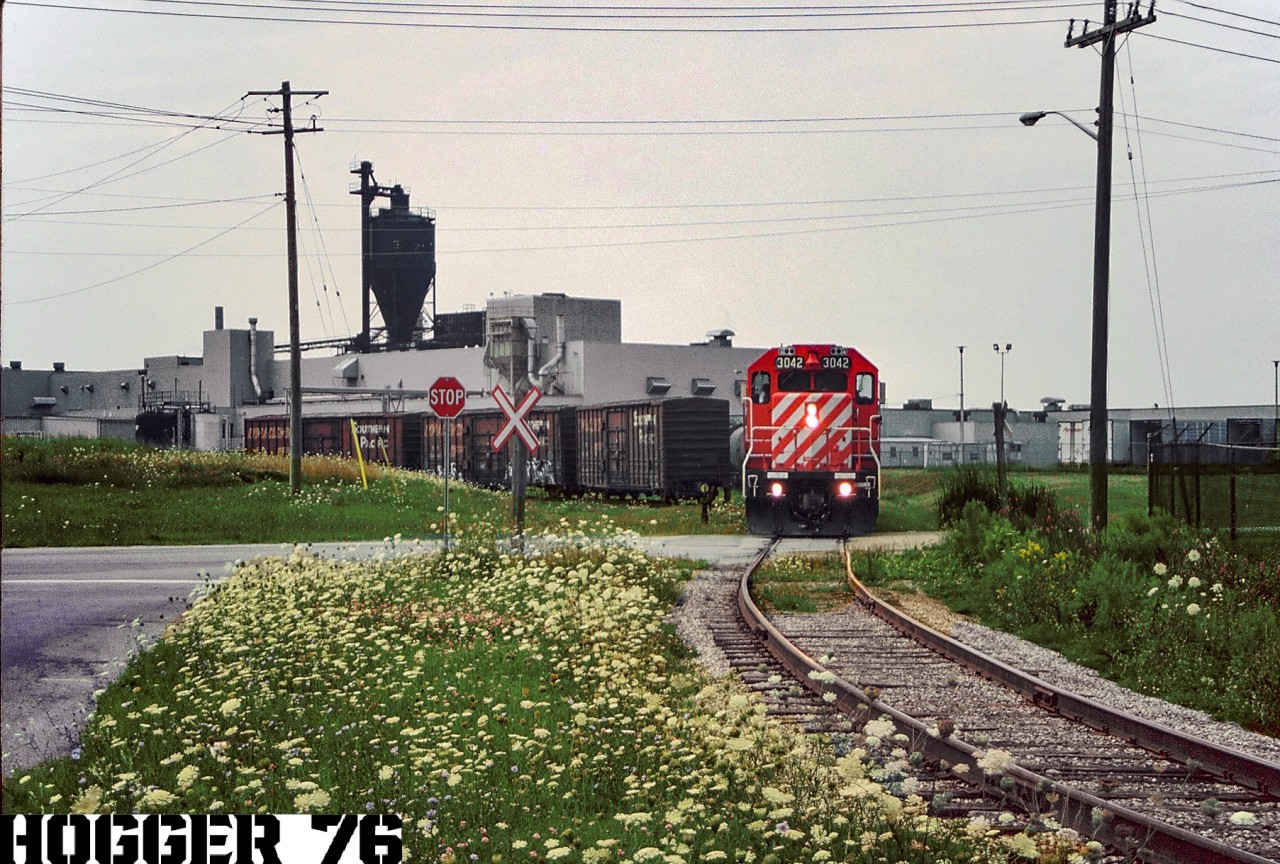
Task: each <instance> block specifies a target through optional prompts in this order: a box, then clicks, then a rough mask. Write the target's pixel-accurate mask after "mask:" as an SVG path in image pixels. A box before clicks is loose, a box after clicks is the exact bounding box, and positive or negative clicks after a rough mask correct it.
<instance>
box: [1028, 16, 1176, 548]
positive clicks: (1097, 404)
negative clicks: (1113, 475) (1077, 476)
mask: <svg viewBox="0 0 1280 864" xmlns="http://www.w3.org/2000/svg"><path fill="white" fill-rule="evenodd" d="M1117 4H1118V0H1103V15H1102V23H1101V24H1100V25H1098V26H1096V27H1094V29H1093V30H1090V29H1089V22H1088V21H1085V23H1084V27H1083V28H1082V29H1081V31H1080V34H1079V35H1076V33H1075V26H1076V22H1075V19H1074V18H1073V19H1072V20H1071V26H1070V27H1069V28H1068V30H1067V41H1066V42H1065V43H1064V44H1065V46H1066V47H1067V48H1086V47H1089V46H1092V45H1097V44H1098V43H1101V49H1100V51H1099V53H1100V54H1101V55H1102V78H1101V83H1100V86H1099V88H1098V131H1097V132H1094V131H1093V130H1092V129H1089V128H1088V127H1086V126H1084V125H1082V124H1080V123H1077V122H1076V121H1075V120H1072V119H1071V118H1070V117H1067V115H1066V114H1063V113H1061V112H1060V111H1033V112H1030V113H1027V114H1023V115H1022V116H1021V117H1019V118H1018V119H1019V120H1020V121H1021V122H1022V124H1023V125H1024V126H1031V125H1034V124H1035V123H1036V121H1038V120H1040V119H1041V118H1043V117H1045V116H1046V115H1049V114H1057V115H1058V116H1059V117H1064V118H1066V119H1067V120H1068V121H1070V122H1071V124H1072V125H1073V126H1075V127H1076V128H1078V129H1081V130H1083V131H1084V132H1085V133H1086V134H1087V135H1088V136H1089V137H1090V138H1092V139H1093V140H1094V141H1097V142H1098V183H1097V192H1096V193H1095V207H1094V220H1093V352H1092V354H1093V357H1092V362H1091V364H1090V373H1089V380H1090V384H1089V522H1090V525H1091V526H1092V527H1093V530H1094V531H1101V530H1102V529H1104V528H1106V527H1107V455H1108V454H1107V295H1108V292H1109V290H1110V280H1111V127H1112V122H1111V121H1112V115H1113V113H1114V108H1113V104H1114V90H1115V74H1116V37H1117V36H1120V35H1122V34H1124V33H1128V32H1130V31H1131V30H1136V29H1138V28H1139V27H1145V26H1146V25H1148V24H1151V23H1152V22H1154V21H1155V20H1156V13H1155V4H1154V0H1152V2H1151V3H1150V4H1148V6H1147V14H1146V15H1143V14H1142V13H1141V12H1140V11H1139V9H1138V3H1137V2H1136V0H1135V2H1134V4H1133V5H1132V6H1130V7H1129V14H1128V16H1127V17H1125V18H1124V19H1122V20H1120V19H1117V17H1116V6H1117Z"/></svg>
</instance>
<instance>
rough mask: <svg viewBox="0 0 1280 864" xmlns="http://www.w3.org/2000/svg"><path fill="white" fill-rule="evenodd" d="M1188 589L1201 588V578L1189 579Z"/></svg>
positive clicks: (1193, 577)
mask: <svg viewBox="0 0 1280 864" xmlns="http://www.w3.org/2000/svg"><path fill="white" fill-rule="evenodd" d="M1187 587H1188V588H1199V587H1200V577H1199V576H1192V577H1191V578H1189V579H1188V580H1187Z"/></svg>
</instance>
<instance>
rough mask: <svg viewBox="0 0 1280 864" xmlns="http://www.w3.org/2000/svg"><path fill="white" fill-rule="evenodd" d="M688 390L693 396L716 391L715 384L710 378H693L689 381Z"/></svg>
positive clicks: (705, 394)
mask: <svg viewBox="0 0 1280 864" xmlns="http://www.w3.org/2000/svg"><path fill="white" fill-rule="evenodd" d="M689 391H690V392H691V393H693V395H694V396H710V395H711V394H712V393H714V392H716V385H715V384H714V383H713V382H712V381H711V379H710V378H694V379H693V381H691V382H690V383H689Z"/></svg>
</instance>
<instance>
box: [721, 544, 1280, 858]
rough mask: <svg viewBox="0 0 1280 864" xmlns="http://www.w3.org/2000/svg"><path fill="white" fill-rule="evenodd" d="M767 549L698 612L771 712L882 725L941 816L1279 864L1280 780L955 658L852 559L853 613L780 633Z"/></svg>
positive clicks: (1161, 853)
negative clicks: (758, 586) (872, 585)
mask: <svg viewBox="0 0 1280 864" xmlns="http://www.w3.org/2000/svg"><path fill="white" fill-rule="evenodd" d="M773 546H774V544H773V543H770V544H769V545H768V546H767V547H766V548H765V549H764V550H763V551H762V552H761V554H760V556H759V557H758V558H757V559H756V560H755V561H754V562H753V563H752V564H750V565H749V566H747V567H745V568H741V567H739V568H726V569H722V570H720V571H717V573H716V574H715V575H713V582H712V583H711V585H710V586H709V589H708V593H705V594H704V596H703V598H702V600H701V602H702V603H703V608H702V610H701V614H702V617H703V618H704V621H705V626H707V627H708V628H709V629H710V631H711V633H712V635H713V636H714V638H715V641H716V644H717V646H718V647H719V648H720V650H721V651H722V652H723V653H724V656H725V658H726V659H727V661H728V663H729V665H730V666H731V667H732V668H734V669H735V670H736V671H737V672H738V673H739V674H740V675H741V676H742V678H743V680H744V681H745V682H746V684H747V685H748V686H749V687H751V688H752V689H754V690H757V691H759V692H760V693H761V695H762V697H763V698H764V700H765V701H766V703H767V704H768V705H769V709H770V711H771V713H774V714H776V715H780V716H783V717H785V718H787V719H791V720H794V721H797V722H800V723H802V724H803V725H804V727H805V728H806V729H807V730H809V731H814V732H846V733H852V734H858V733H860V731H861V730H862V729H863V727H864V725H865V724H866V722H867V721H868V720H871V719H873V718H877V717H885V718H888V719H889V720H891V721H892V723H893V724H894V726H895V727H896V730H897V731H898V732H900V733H902V734H904V735H906V736H907V737H908V738H909V739H910V742H911V743H910V748H909V749H911V750H914V751H919V752H921V753H922V754H923V757H924V761H923V764H922V765H921V766H920V774H919V775H918V780H919V781H921V782H920V784H919V786H920V788H921V789H927V792H926V791H920V792H918V794H921V795H922V796H923V797H925V798H927V799H931V806H932V809H933V812H936V813H939V814H941V815H955V816H959V815H990V814H992V813H993V812H999V811H1003V810H1017V811H1020V812H1022V813H1024V814H1026V817H1025V818H1026V819H1027V821H1029V822H1035V821H1037V820H1039V819H1041V818H1046V817H1051V818H1052V819H1053V820H1055V821H1056V822H1057V823H1059V824H1061V825H1064V826H1067V827H1071V828H1074V829H1076V830H1077V831H1078V832H1079V833H1080V834H1081V835H1082V836H1084V837H1087V838H1092V839H1097V840H1099V841H1101V842H1103V843H1105V844H1106V845H1107V846H1108V847H1110V848H1112V849H1114V850H1116V851H1117V852H1118V853H1120V854H1122V855H1124V856H1125V857H1126V858H1129V859H1131V860H1138V861H1156V862H1201V861H1203V862H1247V864H1267V862H1270V864H1275V862H1280V806H1278V802H1280V765H1277V764H1275V763H1272V762H1268V761H1266V760H1264V759H1261V758H1257V757H1254V756H1250V755H1247V754H1244V753H1240V752H1236V751H1233V750H1230V749H1228V748H1223V747H1218V746H1215V745H1212V744H1209V743H1207V742H1205V741H1203V740H1199V739H1197V738H1195V737H1193V736H1190V735H1186V734H1184V733H1181V732H1177V731H1175V730H1172V729H1168V728H1165V727H1162V726H1159V725H1158V724H1155V723H1151V722H1149V721H1146V720H1143V719H1141V718H1138V717H1135V716H1133V715H1131V714H1127V713H1125V712H1122V711H1118V710H1114V709H1111V708H1108V707H1107V706H1105V705H1101V704H1099V703H1096V702H1093V701H1091V700H1088V699H1085V698H1083V697H1080V696H1077V695H1076V694H1073V693H1070V692H1068V691H1065V690H1062V689H1060V688H1057V687H1054V686H1053V685H1051V684H1048V683H1047V682H1044V681H1042V680H1040V679H1038V678H1035V677H1033V676H1031V675H1028V674H1026V673H1024V672H1022V671H1020V670H1017V669H1014V668H1013V667H1010V666H1007V665H1006V664H1004V663H1001V662H1000V661H998V660H996V659H994V658H992V657H989V656H987V655H984V654H982V653H980V652H978V651H976V650H974V649H972V648H968V647H966V646H964V645H961V644H960V643H958V642H956V641H955V640H952V639H950V638H949V637H947V636H944V635H943V634H940V633H937V632H936V631H933V630H932V629H930V628H929V627H927V626H925V625H923V624H920V623H919V622H916V621H913V620H912V619H910V618H908V617H906V616H905V615H903V614H902V613H900V612H898V611H897V610H894V609H892V608H890V607H888V606H887V605H885V604H883V603H881V602H880V601H878V600H877V599H876V598H875V597H873V596H872V595H871V594H870V592H868V591H867V590H866V589H865V587H863V586H862V585H861V584H860V583H859V582H858V581H857V579H856V578H855V577H854V576H853V574H852V571H851V570H850V569H849V557H848V554H847V552H846V554H845V567H846V571H847V575H848V578H849V580H850V584H851V586H852V587H853V589H854V591H855V594H856V595H857V598H858V602H856V603H851V604H849V605H848V606H847V607H845V608H844V609H842V610H840V611H839V612H838V613H827V614H823V615H780V616H778V618H777V620H776V621H771V620H770V619H768V618H767V617H766V616H765V615H764V614H763V613H761V612H760V610H759V609H758V608H757V607H756V605H755V603H754V602H753V601H752V599H751V596H750V579H751V575H752V574H753V573H754V572H755V570H756V569H757V568H758V567H759V565H760V564H761V563H763V561H764V560H765V559H766V558H767V557H768V555H769V554H770V552H771V551H772V549H773ZM816 657H821V658H822V659H823V661H824V662H823V663H819V662H818V660H817V659H815V658H816ZM824 694H830V695H826V696H825V698H824ZM997 763H1000V768H999V770H997V769H996V768H994V767H993V766H994V765H995V764H997ZM984 766H985V768H986V770H984Z"/></svg>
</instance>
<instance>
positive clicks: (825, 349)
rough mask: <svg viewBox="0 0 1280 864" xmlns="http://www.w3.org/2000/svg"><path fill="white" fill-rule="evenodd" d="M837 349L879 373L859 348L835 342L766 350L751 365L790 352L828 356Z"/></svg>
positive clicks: (784, 346)
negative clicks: (815, 353) (832, 350)
mask: <svg viewBox="0 0 1280 864" xmlns="http://www.w3.org/2000/svg"><path fill="white" fill-rule="evenodd" d="M835 347H839V348H843V349H844V350H845V352H846V353H847V354H848V355H849V357H850V359H857V360H858V361H859V365H866V366H869V367H870V368H871V369H873V370H876V371H879V367H878V366H876V365H875V364H874V363H872V362H871V361H870V360H868V359H867V357H866V355H865V354H863V353H862V352H861V351H859V350H858V349H857V348H853V347H851V346H849V345H836V343H834V342H804V343H799V342H797V343H794V344H791V345H779V346H775V347H773V348H768V349H766V350H765V352H764V353H763V354H761V355H760V356H759V357H757V358H756V359H755V360H754V361H752V364H751V365H752V366H755V365H756V364H757V363H759V362H760V361H761V360H767V359H772V358H774V357H777V356H778V354H780V353H783V354H785V353H788V352H789V351H794V352H796V353H805V354H809V353H813V352H815V351H816V352H817V353H819V354H827V353H829V352H830V349H832V348H835Z"/></svg>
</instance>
